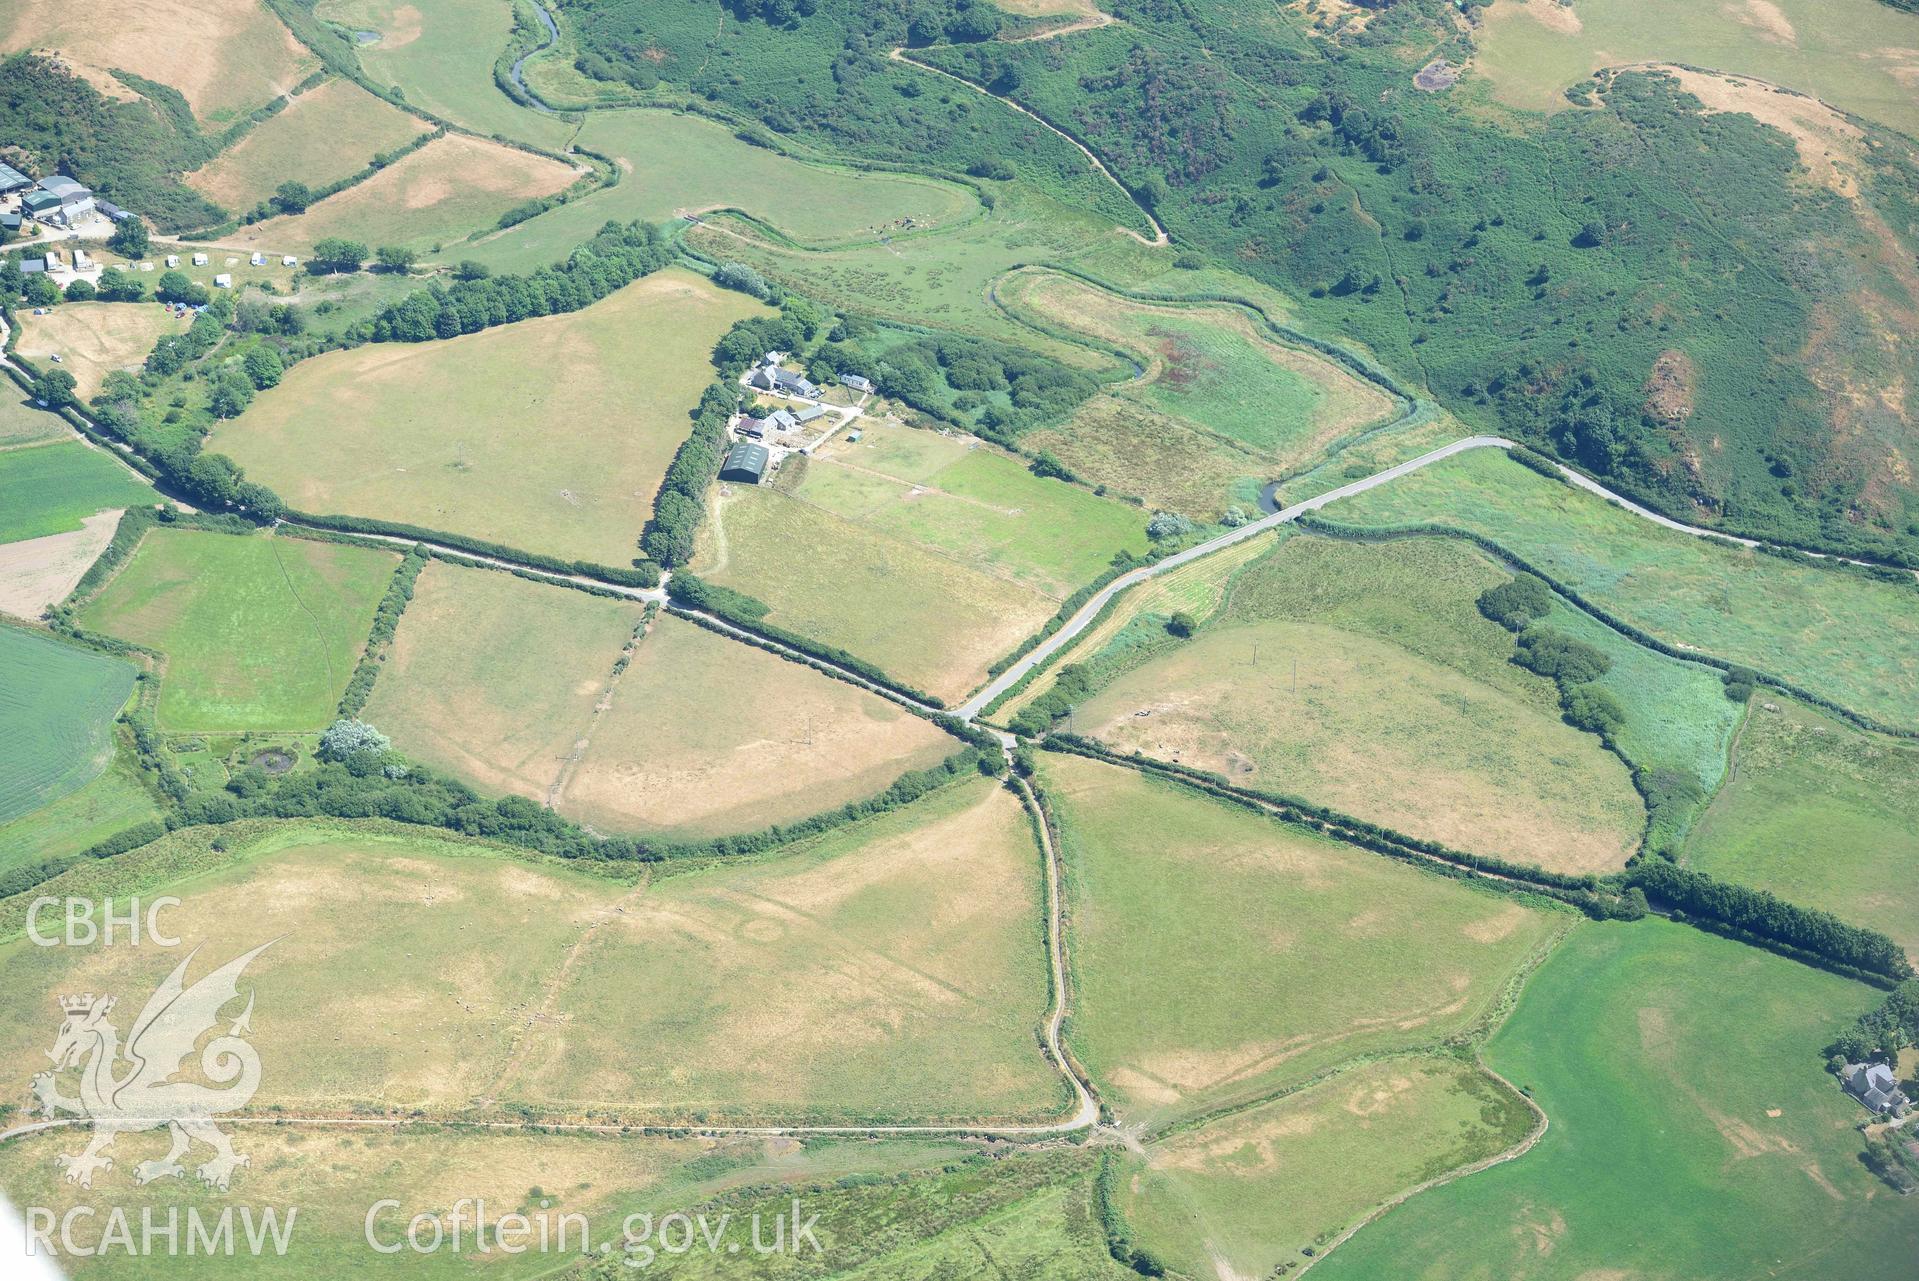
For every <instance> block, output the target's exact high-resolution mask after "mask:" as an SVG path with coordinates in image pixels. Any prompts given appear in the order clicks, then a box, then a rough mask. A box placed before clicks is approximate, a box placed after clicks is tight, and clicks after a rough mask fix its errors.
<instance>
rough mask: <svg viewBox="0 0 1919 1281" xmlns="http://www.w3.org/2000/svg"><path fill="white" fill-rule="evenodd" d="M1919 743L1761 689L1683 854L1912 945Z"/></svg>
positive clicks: (1917, 950) (1916, 932) (1911, 948)
mask: <svg viewBox="0 0 1919 1281" xmlns="http://www.w3.org/2000/svg"><path fill="white" fill-rule="evenodd" d="M1914 779H1919V746H1914V745H1913V744H1912V743H1909V742H1904V741H1902V740H1899V739H1893V738H1884V737H1881V736H1879V735H1877V734H1868V733H1866V732H1864V731H1862V730H1858V729H1854V728H1853V727H1852V726H1850V725H1847V724H1845V723H1844V722H1842V721H1838V720H1835V719H1833V718H1831V717H1828V716H1825V715H1822V714H1821V713H1819V712H1817V711H1815V710H1813V709H1812V708H1809V707H1806V706H1804V705H1803V704H1801V703H1798V702H1795V701H1794V700H1792V699H1788V698H1779V697H1776V696H1774V695H1772V694H1770V693H1764V692H1762V693H1761V694H1760V695H1759V697H1758V698H1756V699H1755V700H1754V704H1753V710H1752V712H1751V714H1750V715H1749V717H1748V718H1747V721H1746V727H1745V730H1744V732H1743V733H1741V735H1740V737H1739V750H1738V755H1737V757H1736V759H1735V761H1734V764H1733V770H1732V776H1731V778H1729V779H1728V780H1727V782H1726V785H1725V787H1724V788H1723V789H1721V790H1720V792H1719V795H1718V796H1716V797H1715V798H1714V799H1713V803H1712V806H1711V808H1709V809H1708V810H1707V811H1706V815H1705V817H1704V818H1702V819H1701V820H1700V822H1699V826H1698V828H1697V830H1696V831H1695V832H1694V834H1693V838H1692V841H1691V843H1690V844H1689V845H1688V846H1687V847H1686V861H1687V863H1689V864H1690V865H1691V866H1693V867H1697V868H1698V869H1700V870H1701V871H1703V872H1710V873H1711V874H1712V875H1714V876H1717V877H1719V878H1720V879H1721V880H1727V881H1736V882H1738V883H1740V884H1743V885H1752V886H1757V887H1758V888H1760V889H1765V890H1771V891H1772V892H1773V893H1774V894H1777V895H1779V896H1780V897H1781V898H1784V899H1787V900H1788V901H1790V902H1793V903H1799V904H1803V905H1804V906H1806V907H1818V908H1824V909H1825V910H1826V911H1828V912H1832V913H1834V914H1835V915H1837V916H1839V917H1840V918H1842V919H1843V920H1846V921H1849V922H1851V923H1853V924H1855V925H1864V926H1867V927H1869V928H1872V929H1876V930H1884V931H1885V932H1886V933H1887V934H1889V935H1891V936H1892V938H1893V939H1894V940H1895V941H1896V942H1898V943H1899V944H1900V945H1901V946H1903V947H1904V948H1905V949H1906V951H1907V952H1908V953H1910V954H1912V955H1914V956H1919V794H1915V792H1914V789H1913V780H1914Z"/></svg>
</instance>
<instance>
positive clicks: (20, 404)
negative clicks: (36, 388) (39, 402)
mask: <svg viewBox="0 0 1919 1281" xmlns="http://www.w3.org/2000/svg"><path fill="white" fill-rule="evenodd" d="M5 390H6V389H4V388H0V391H5ZM17 390H18V389H17V388H16V389H14V391H12V392H7V393H6V394H4V395H0V449H12V448H13V447H14V446H16V445H37V444H39V443H40V442H41V441H43V440H65V439H67V438H68V436H69V435H70V434H71V432H72V428H70V427H68V426H67V425H66V423H65V422H63V421H62V420H61V419H60V418H59V417H58V416H57V415H54V414H50V413H48V412H47V411H46V410H44V409H40V408H38V407H37V406H35V405H34V403H33V402H32V401H30V400H27V399H25V398H19V399H16V398H15V392H17Z"/></svg>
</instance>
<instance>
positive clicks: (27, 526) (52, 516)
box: [0, 440, 159, 543]
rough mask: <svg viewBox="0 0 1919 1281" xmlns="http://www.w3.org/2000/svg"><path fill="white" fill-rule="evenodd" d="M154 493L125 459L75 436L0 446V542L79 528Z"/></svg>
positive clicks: (149, 500) (149, 499) (146, 500)
mask: <svg viewBox="0 0 1919 1281" xmlns="http://www.w3.org/2000/svg"><path fill="white" fill-rule="evenodd" d="M158 497H159V495H157V494H155V493H154V491H153V488H152V487H151V486H150V485H148V484H147V483H146V481H144V480H142V479H141V478H140V477H139V476H138V475H137V474H135V473H134V472H132V471H130V470H128V468H127V466H126V464H125V463H122V462H121V461H120V460H119V459H117V458H115V457H114V456H113V455H112V454H109V453H108V452H107V451H106V450H104V449H96V448H95V447H94V446H92V445H89V444H85V443H83V442H81V441H79V440H60V441H54V442H53V443H51V444H46V445H35V446H33V447H31V448H28V449H7V450H0V543H13V542H18V541H21V540H23V539H35V538H44V537H46V536H47V535H49V534H66V533H72V532H74V531H76V530H83V529H84V528H85V527H86V522H87V520H88V518H89V517H92V516H94V515H95V514H96V513H99V512H103V511H107V510H110V509H112V508H124V507H132V506H135V505H136V504H142V503H152V502H155V501H156V500H157V499H158ZM108 537H112V534H111V533H109V534H108Z"/></svg>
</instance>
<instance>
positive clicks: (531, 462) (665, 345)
mask: <svg viewBox="0 0 1919 1281" xmlns="http://www.w3.org/2000/svg"><path fill="white" fill-rule="evenodd" d="M763 310H764V309H763V308H762V307H761V305H760V304H758V303H756V302H754V301H753V300H752V299H750V298H748V297H746V296H745V295H744V294H738V293H733V292H731V291H726V290H720V289H716V288H714V287H713V286H712V285H710V284H708V283H707V282H706V281H705V280H704V279H703V278H701V277H699V276H696V275H694V274H693V273H691V272H687V271H680V270H668V271H662V272H659V273H656V274H655V275H652V276H648V277H647V278H645V279H644V280H639V281H635V282H634V283H633V284H631V285H628V286H627V287H626V288H624V289H622V290H620V291H619V292H618V293H616V294H614V295H613V296H612V297H610V298H607V299H606V300H604V301H602V302H599V303H596V304H594V305H593V306H591V307H588V308H586V309H585V310H583V311H577V312H572V313H570V314H567V315H563V316H548V317H543V318H541V319H538V320H529V321H526V322H524V323H521V324H517V325H503V326H500V327H499V328H497V329H489V330H487V331H485V332H483V333H478V334H471V335H468V336H466V337H464V338H456V339H452V340H449V341H446V342H434V343H417V344H415V343H378V344H371V345H369V346H366V347H362V348H359V349H358V350H356V351H348V352H339V353H329V354H328V355H325V356H319V357H316V358H314V359H312V360H308V361H303V362H301V363H300V364H299V365H298V366H296V367H295V368H294V369H292V370H291V371H289V372H288V374H287V377H286V379H285V381H283V382H282V383H281V384H280V386H279V387H277V388H275V389H274V390H273V391H271V392H268V393H266V394H265V395H263V396H261V397H260V399H259V400H258V401H257V402H255V404H254V406H253V408H252V409H251V410H250V411H249V412H247V413H246V414H245V415H243V416H241V417H240V418H237V419H234V420H233V421H231V422H228V423H224V424H222V425H221V427H220V429H219V430H218V431H217V432H215V433H214V435H213V437H212V439H211V441H210V442H209V448H212V449H217V450H219V451H220V452H222V453H225V454H228V455H231V456H232V457H233V458H234V460H235V461H237V462H239V463H240V464H241V465H242V466H243V467H245V468H246V469H247V472H248V474H249V475H251V476H253V477H254V478H256V479H258V480H260V481H262V482H263V483H265V484H268V485H270V486H272V487H274V488H275V489H276V490H278V491H279V492H280V493H281V494H282V495H284V496H285V498H286V499H287V501H288V502H289V503H291V504H292V505H293V506H295V507H297V508H300V509H302V510H306V511H318V512H343V513H347V514H351V515H356V516H372V517H378V518H380V519H383V520H394V521H402V522H405V523H408V524H414V525H424V526H427V527H428V528H432V529H445V530H449V531H452V532H454V533H460V534H470V535H476V536H478V537H481V538H487V539H491V540H493V541H496V542H502V543H506V544H508V545H509V546H513V547H523V548H526V549H527V550H529V551H537V552H544V553H548V554H551V555H559V556H569V557H584V558H586V559H591V560H600V561H604V562H607V563H610V564H616V565H617V564H625V563H626V562H627V561H628V560H630V559H631V558H632V557H633V556H634V555H635V554H636V544H637V542H638V540H639V536H640V529H641V527H642V526H643V525H645V523H646V519H647V517H648V515H650V514H651V512H652V510H653V498H654V496H655V494H657V493H658V491H659V487H660V478H661V477H662V476H663V475H664V474H665V472H666V466H667V464H668V463H669V462H670V461H671V460H672V457H673V452H674V450H676V449H678V448H679V445H680V441H681V440H682V439H684V437H685V435H686V432H687V430H688V428H687V420H686V413H687V411H688V410H689V409H691V408H692V407H693V405H694V404H695V403H696V402H697V401H698V400H699V397H700V392H701V391H702V390H703V389H704V388H705V386H706V384H707V382H708V381H709V379H710V378H711V376H712V370H711V368H710V367H709V366H708V365H707V355H708V353H709V352H710V350H711V349H712V346H713V344H714V343H715V342H716V341H718V339H719V337H720V335H721V334H723V333H725V332H726V330H727V329H728V327H729V326H731V325H732V324H733V322H734V321H736V320H740V319H742V318H744V317H747V316H753V315H759V314H762V312H763Z"/></svg>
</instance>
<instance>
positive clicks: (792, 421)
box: [761, 409, 800, 431]
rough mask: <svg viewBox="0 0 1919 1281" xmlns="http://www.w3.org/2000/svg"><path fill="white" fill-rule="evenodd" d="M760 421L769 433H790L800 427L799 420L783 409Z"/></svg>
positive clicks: (776, 410)
mask: <svg viewBox="0 0 1919 1281" xmlns="http://www.w3.org/2000/svg"><path fill="white" fill-rule="evenodd" d="M761 421H762V422H764V423H765V424H766V427H767V429H768V430H770V431H792V430H793V429H794V428H795V427H798V426H799V425H800V420H799V419H797V418H795V417H793V415H791V414H789V413H787V412H786V411H785V410H784V409H775V410H774V411H773V412H772V413H770V414H768V415H767V416H766V417H765V418H764V419H762V420H761Z"/></svg>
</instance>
